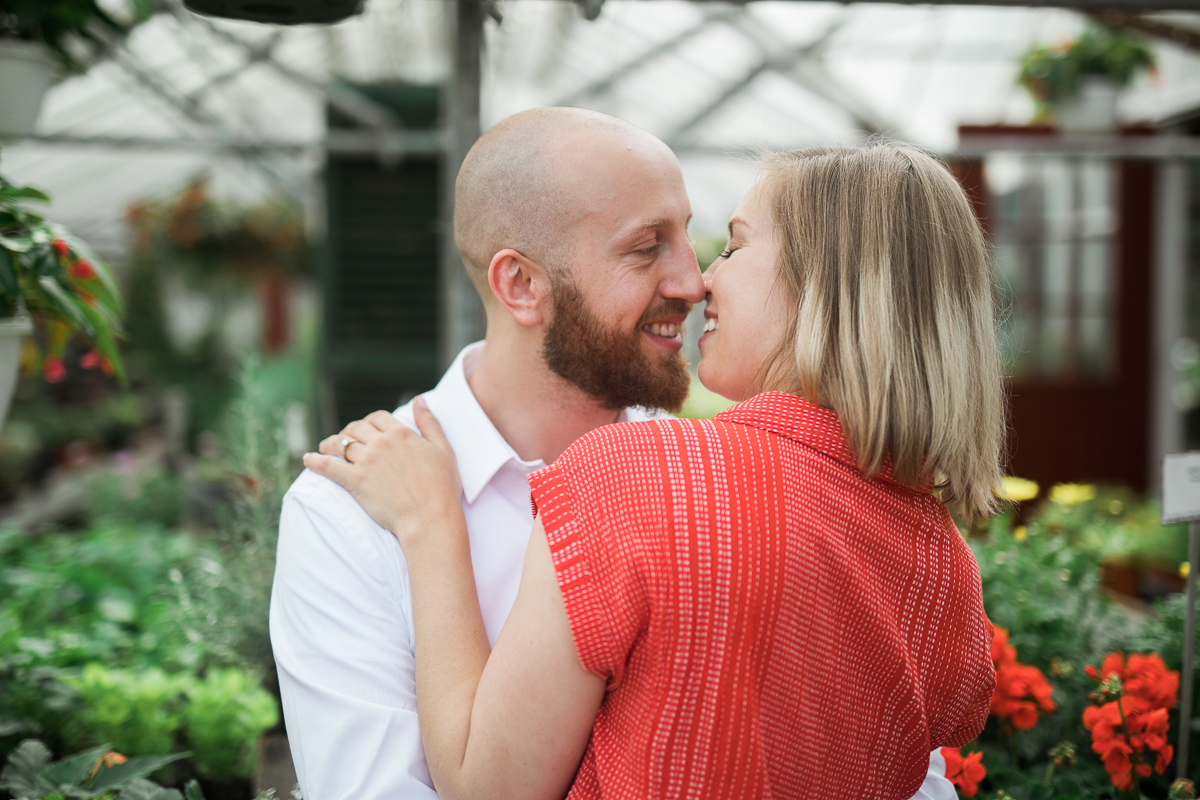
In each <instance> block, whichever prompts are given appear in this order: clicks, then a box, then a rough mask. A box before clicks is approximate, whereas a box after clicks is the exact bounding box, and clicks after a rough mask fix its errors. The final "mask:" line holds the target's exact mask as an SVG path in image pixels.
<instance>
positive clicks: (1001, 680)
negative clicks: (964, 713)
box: [992, 662, 1058, 731]
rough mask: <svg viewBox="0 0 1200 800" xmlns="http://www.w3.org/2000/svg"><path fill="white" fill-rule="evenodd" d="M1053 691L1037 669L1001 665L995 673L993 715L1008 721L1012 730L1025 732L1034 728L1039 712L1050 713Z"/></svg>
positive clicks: (1020, 665) (1052, 704) (1055, 707)
mask: <svg viewBox="0 0 1200 800" xmlns="http://www.w3.org/2000/svg"><path fill="white" fill-rule="evenodd" d="M1053 695H1054V687H1053V686H1051V685H1050V682H1049V681H1047V680H1046V676H1045V675H1043V674H1042V671H1041V670H1040V669H1038V668H1037V667H1031V666H1029V665H1028V664H1018V663H1016V662H1013V663H1011V664H1002V665H1001V666H1000V667H999V668H998V669H997V670H996V691H995V693H994V694H993V695H992V713H993V714H994V715H996V716H997V717H1001V718H1009V719H1010V720H1011V721H1012V726H1013V727H1014V728H1016V729H1017V730H1019V731H1027V730H1029V729H1030V728H1032V727H1033V726H1035V725H1037V721H1038V712H1039V711H1040V712H1041V713H1042V714H1050V713H1053V712H1054V710H1055V709H1057V708H1058V705H1057V704H1056V703H1055V702H1054V700H1053Z"/></svg>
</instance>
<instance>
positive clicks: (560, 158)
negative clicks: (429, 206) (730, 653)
mask: <svg viewBox="0 0 1200 800" xmlns="http://www.w3.org/2000/svg"><path fill="white" fill-rule="evenodd" d="M626 153H628V154H635V155H642V156H648V157H651V158H662V157H664V156H666V157H669V158H671V159H672V160H674V155H672V154H671V152H670V149H669V148H667V146H666V145H665V144H663V143H662V142H661V141H659V140H658V139H657V138H655V137H654V136H651V135H650V134H648V133H646V132H645V131H643V130H641V129H640V128H637V127H635V126H633V125H630V124H629V123H628V122H625V121H624V120H620V119H617V118H616V117H611V116H608V115H607V114H601V113H598V112H595V111H588V110H585V109H580V108H535V109H531V110H529V111H523V112H521V113H519V114H514V115H513V116H511V117H508V118H507V119H505V120H503V121H502V122H500V123H498V124H497V125H495V126H494V127H492V128H491V129H490V130H488V131H487V132H486V133H485V134H483V136H481V137H480V138H479V141H477V142H476V143H475V145H474V147H472V148H471V151H470V152H469V153H468V154H467V157H466V159H464V161H463V165H462V168H461V169H460V170H459V173H458V179H457V181H456V182H455V188H454V244H455V246H456V247H457V248H458V252H459V254H460V255H461V256H462V259H463V263H464V264H465V265H466V268H467V273H468V274H469V275H470V276H471V280H472V282H473V283H474V284H475V287H476V289H478V291H479V293H480V295H481V296H482V297H483V298H484V301H485V302H490V301H491V299H492V293H491V291H490V289H489V288H488V278H487V271H488V265H489V264H490V263H491V260H492V257H493V256H494V255H495V254H496V253H498V252H499V251H501V250H504V249H507V248H511V249H513V250H516V251H518V252H519V253H521V254H522V255H524V256H526V257H527V258H530V259H532V260H534V261H537V262H538V263H540V264H542V265H543V266H544V267H546V268H547V269H555V268H557V267H559V266H561V265H564V264H566V263H567V262H568V261H569V260H570V254H571V238H570V237H571V224H572V222H573V221H574V220H575V219H578V217H579V216H580V215H581V214H583V213H585V212H586V209H587V204H588V199H589V196H590V195H591V194H592V193H593V191H594V190H597V189H598V188H599V187H598V186H596V185H595V184H596V183H597V181H603V180H606V179H611V177H612V176H611V175H610V174H609V166H608V163H609V162H611V160H612V159H613V158H615V157H617V156H619V155H623V154H626Z"/></svg>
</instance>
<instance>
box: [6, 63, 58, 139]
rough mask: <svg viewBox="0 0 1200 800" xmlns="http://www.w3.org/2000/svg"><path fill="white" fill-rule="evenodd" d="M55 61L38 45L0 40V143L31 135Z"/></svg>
mask: <svg viewBox="0 0 1200 800" xmlns="http://www.w3.org/2000/svg"><path fill="white" fill-rule="evenodd" d="M58 68H59V60H58V59H57V58H56V57H55V55H54V52H53V51H52V50H51V49H50V48H48V47H46V46H45V45H43V44H40V43H38V42H27V41H23V40H21V39H0V141H2V140H5V139H8V140H13V139H24V138H26V137H28V136H32V135H33V129H34V126H35V125H36V124H37V118H38V113H39V112H40V111H41V110H42V98H43V97H45V96H46V92H47V91H48V90H49V89H50V87H51V85H53V83H54V79H55V77H56V74H57V72H58Z"/></svg>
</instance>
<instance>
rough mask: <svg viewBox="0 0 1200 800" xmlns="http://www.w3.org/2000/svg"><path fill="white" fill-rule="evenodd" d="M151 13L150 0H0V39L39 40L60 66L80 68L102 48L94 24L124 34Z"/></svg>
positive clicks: (101, 40) (152, 8) (69, 68)
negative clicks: (115, 0) (113, 0)
mask: <svg viewBox="0 0 1200 800" xmlns="http://www.w3.org/2000/svg"><path fill="white" fill-rule="evenodd" d="M152 13H154V2H153V0H124V2H119V3H106V4H104V6H103V7H102V6H101V4H99V3H97V2H96V0H0V39H5V38H9V39H20V40H23V41H30V42H41V43H42V44H44V45H46V46H47V47H48V48H50V49H51V50H53V51H54V53H55V54H56V55H57V56H58V57H59V59H60V60H61V61H62V64H63V67H65V68H66V69H68V70H72V71H83V70H84V69H85V68H86V67H87V65H88V63H90V61H91V59H92V57H94V51H96V50H99V49H101V48H103V47H104V44H105V43H104V41H103V39H102V38H100V36H98V35H97V31H96V30H95V29H94V28H93V26H94V25H98V26H100V28H101V29H106V30H108V31H111V32H113V33H123V32H125V31H128V30H129V29H130V28H132V27H133V26H134V25H136V24H138V23H139V22H142V21H144V20H146V19H147V18H149V16H150V15H151V14H152Z"/></svg>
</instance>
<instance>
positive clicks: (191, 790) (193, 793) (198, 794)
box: [183, 779, 204, 800]
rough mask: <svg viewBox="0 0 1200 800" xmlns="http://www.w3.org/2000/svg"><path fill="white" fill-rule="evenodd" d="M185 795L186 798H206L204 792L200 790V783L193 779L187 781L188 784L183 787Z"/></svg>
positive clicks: (201, 799)
mask: <svg viewBox="0 0 1200 800" xmlns="http://www.w3.org/2000/svg"><path fill="white" fill-rule="evenodd" d="M183 796H184V798H185V800H204V792H202V791H200V784H199V783H197V782H196V780H195V779H192V780H190V781H188V782H187V786H184V787H183Z"/></svg>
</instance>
